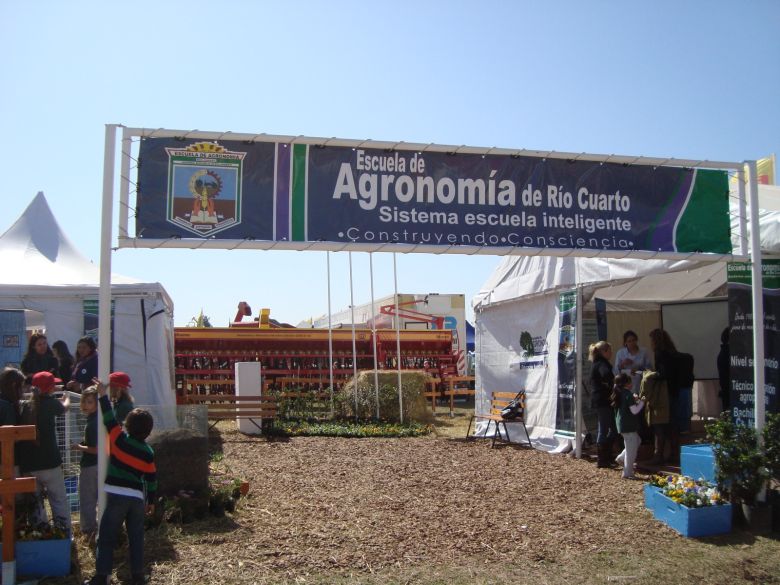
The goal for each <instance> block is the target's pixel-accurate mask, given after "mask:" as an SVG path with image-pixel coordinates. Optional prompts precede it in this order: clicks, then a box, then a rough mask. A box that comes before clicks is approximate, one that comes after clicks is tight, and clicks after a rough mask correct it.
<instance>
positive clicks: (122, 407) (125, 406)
mask: <svg viewBox="0 0 780 585" xmlns="http://www.w3.org/2000/svg"><path fill="white" fill-rule="evenodd" d="M108 385H109V389H110V394H111V403H112V404H113V406H114V416H115V417H116V420H117V422H118V423H119V424H120V425H121V424H124V422H125V418H127V415H128V414H129V413H130V411H131V410H133V408H135V407H134V406H133V397H132V396H130V388H132V387H133V385H132V384H131V383H130V376H128V375H127V374H125V373H124V372H112V373H111V374H110V375H109V376H108Z"/></svg>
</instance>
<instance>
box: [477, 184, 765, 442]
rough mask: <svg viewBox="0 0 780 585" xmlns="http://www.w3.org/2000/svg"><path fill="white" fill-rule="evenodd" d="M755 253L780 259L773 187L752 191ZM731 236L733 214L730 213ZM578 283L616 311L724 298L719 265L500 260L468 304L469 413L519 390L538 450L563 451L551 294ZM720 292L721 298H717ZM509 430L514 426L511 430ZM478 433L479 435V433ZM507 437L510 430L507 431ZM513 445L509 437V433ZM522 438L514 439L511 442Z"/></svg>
mask: <svg viewBox="0 0 780 585" xmlns="http://www.w3.org/2000/svg"><path fill="white" fill-rule="evenodd" d="M759 202H760V205H761V206H762V210H761V211H760V213H759V216H760V221H759V224H760V230H761V247H762V249H763V253H764V254H766V255H778V254H780V188H778V187H766V186H764V185H762V186H760V187H759ZM732 217H733V221H732V233H739V232H738V229H737V225H736V224H737V223H738V210H736V209H733V210H732ZM578 284H579V285H581V287H582V294H583V300H584V302H585V304H586V311H587V310H588V307H587V305H588V303H589V302H591V301H592V299H593V298H596V297H598V298H600V299H604V300H606V301H609V306H610V307H613V308H616V309H618V310H621V311H623V310H640V311H655V310H658V308H659V305H660V303H665V302H669V301H681V300H692V299H703V298H706V297H710V296H713V295H715V294H719V293H720V294H725V285H726V263H725V262H722V261H714V262H707V261H701V260H695V261H694V260H656V259H637V258H622V259H610V258H573V257H562V256H544V257H541V256H534V257H525V256H518V257H506V258H504V259H503V260H502V262H501V263H500V264H499V265H498V267H497V268H496V270H495V272H494V273H493V274H492V275H491V276H490V278H489V279H488V280H487V282H485V284H484V285H483V286H482V288H481V290H480V291H479V292H478V293H477V295H476V296H475V297H474V298H473V300H472V306H473V307H474V311H475V317H476V351H477V368H476V373H477V396H476V409H477V411H479V412H484V411H485V410H486V409H487V408H488V406H489V402H490V401H489V396H488V392H489V391H490V390H492V389H500V390H503V391H507V390H511V391H518V390H520V389H521V388H523V389H526V391H527V393H528V394H527V413H528V421H527V422H528V425H529V431H530V433H531V439H532V440H533V441H534V443H535V444H536V445H537V447H539V448H542V449H548V450H550V449H558V448H565V443H566V442H567V441H566V440H565V439H559V438H558V436H557V435H556V434H555V428H556V416H557V415H556V408H557V405H556V402H557V400H556V397H557V392H558V360H556V359H555V356H557V355H558V354H559V352H558V345H559V341H560V340H559V339H558V335H559V324H560V311H559V309H558V292H559V291H563V290H570V289H572V288H574V287H575V286H577V285H578ZM721 291H723V292H721ZM521 332H528V333H529V334H530V335H531V337H532V338H533V339H534V345H535V349H536V350H537V356H540V357H539V359H538V360H537V361H538V363H534V362H533V361H528V360H525V359H524V358H523V355H524V351H523V348H522V347H520V345H519V337H520V333H521ZM514 426H517V425H514ZM482 430H483V429H480V431H482ZM510 432H511V433H514V432H517V431H516V430H515V431H511V430H510ZM512 438H513V440H514V439H515V436H514V434H513V435H512ZM517 439H518V440H523V439H524V437H523V436H522V433H520V436H518V437H517Z"/></svg>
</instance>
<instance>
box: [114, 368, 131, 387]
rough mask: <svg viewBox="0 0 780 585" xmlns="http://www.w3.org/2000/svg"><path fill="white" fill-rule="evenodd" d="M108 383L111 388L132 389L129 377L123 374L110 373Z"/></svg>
mask: <svg viewBox="0 0 780 585" xmlns="http://www.w3.org/2000/svg"><path fill="white" fill-rule="evenodd" d="M108 383H109V384H110V385H111V386H121V387H122V388H132V387H133V385H132V384H131V383H130V376H128V375H127V374H125V373H124V372H111V375H110V376H109V377H108Z"/></svg>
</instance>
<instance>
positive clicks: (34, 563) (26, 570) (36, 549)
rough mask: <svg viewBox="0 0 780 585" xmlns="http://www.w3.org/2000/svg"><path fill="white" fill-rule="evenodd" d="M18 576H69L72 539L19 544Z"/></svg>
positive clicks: (29, 541) (17, 552)
mask: <svg viewBox="0 0 780 585" xmlns="http://www.w3.org/2000/svg"><path fill="white" fill-rule="evenodd" d="M0 550H2V549H0ZM16 574H17V575H24V576H25V577H35V578H41V577H64V576H65V575H69V574H70V539H69V538H63V539H61V540H25V541H21V542H17V543H16Z"/></svg>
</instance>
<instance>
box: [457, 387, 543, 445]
mask: <svg viewBox="0 0 780 585" xmlns="http://www.w3.org/2000/svg"><path fill="white" fill-rule="evenodd" d="M515 398H518V399H519V401H520V409H521V411H520V412H521V414H520V416H519V417H518V418H513V419H505V418H503V417H502V416H501V410H502V409H503V408H505V407H506V406H507V405H508V404H509V403H510V402H512V400H514V399H515ZM474 419H481V420H487V421H488V425H487V428H486V429H485V436H487V434H488V433H489V432H490V425H491V423H495V424H496V431H495V433H494V434H493V442H492V443H491V445H490V446H491V447H495V445H496V441H497V440H499V441H503V439H501V426H502V425H503V426H504V433H505V434H506V441H505V442H507V443H508V442H509V429H508V428H507V426H506V425H507V424H511V423H520V424H521V425H523V430H524V431H525V436H526V438H527V439H528V446H529V447H531V448H532V449H533V445H532V444H531V437H530V436H529V435H528V429H527V428H526V426H525V390H520V392H493V394H492V396H491V398H490V411H489V412H488V413H487V414H474V415H472V417H471V420H469V428H468V429H467V430H466V438H467V439H468V438H469V433H470V432H471V423H472V422H474ZM472 438H475V437H472Z"/></svg>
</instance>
